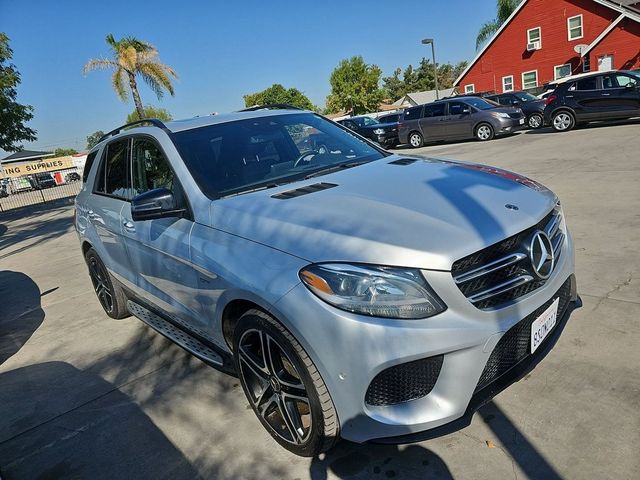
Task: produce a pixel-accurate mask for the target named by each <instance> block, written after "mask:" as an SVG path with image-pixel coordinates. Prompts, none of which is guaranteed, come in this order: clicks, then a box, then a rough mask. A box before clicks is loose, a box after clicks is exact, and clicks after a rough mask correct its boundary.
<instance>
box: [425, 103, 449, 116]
mask: <svg viewBox="0 0 640 480" xmlns="http://www.w3.org/2000/svg"><path fill="white" fill-rule="evenodd" d="M442 116H444V103H434V104H433V105H427V106H425V107H424V115H423V117H442Z"/></svg>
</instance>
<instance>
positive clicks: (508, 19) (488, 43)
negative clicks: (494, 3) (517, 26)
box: [453, 0, 529, 87]
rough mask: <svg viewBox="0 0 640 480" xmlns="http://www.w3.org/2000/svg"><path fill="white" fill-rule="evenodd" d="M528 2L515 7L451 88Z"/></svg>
mask: <svg viewBox="0 0 640 480" xmlns="http://www.w3.org/2000/svg"><path fill="white" fill-rule="evenodd" d="M528 1H529V0H522V2H520V4H519V5H518V6H517V7H516V9H515V10H514V11H513V12H512V13H511V15H509V18H507V19H506V20H505V21H504V23H503V24H502V25H500V28H499V29H498V30H497V31H496V33H494V34H493V37H491V38H490V39H489V41H488V42H487V43H486V44H485V46H484V47H482V48H481V49H480V51H479V52H478V53H477V54H476V56H475V57H474V59H473V60H471V62H469V65H467V68H465V69H464V70H463V71H462V73H461V74H460V76H459V77H458V78H456V80H455V82H453V86H454V87H457V86H458V83H460V80H462V79H463V78H464V76H465V75H466V74H467V73H469V70H471V68H472V67H473V66H474V65H475V64H476V63H477V62H478V60H480V57H482V55H484V52H486V51H487V49H488V48H489V47H490V46H491V45H492V44H493V42H494V41H495V40H496V39H497V38H498V37H499V36H500V34H501V33H502V31H503V30H504V29H505V28H507V25H509V24H510V23H511V20H513V19H514V18H515V16H516V15H518V13H520V10H522V9H523V8H524V6H525V5H526V4H527V3H528Z"/></svg>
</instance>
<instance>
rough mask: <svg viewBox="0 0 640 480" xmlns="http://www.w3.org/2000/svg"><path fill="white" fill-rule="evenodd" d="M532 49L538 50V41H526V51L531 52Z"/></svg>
mask: <svg viewBox="0 0 640 480" xmlns="http://www.w3.org/2000/svg"><path fill="white" fill-rule="evenodd" d="M534 50H540V42H531V43H527V52H533V51H534Z"/></svg>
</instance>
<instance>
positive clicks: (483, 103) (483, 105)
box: [464, 97, 500, 110]
mask: <svg viewBox="0 0 640 480" xmlns="http://www.w3.org/2000/svg"><path fill="white" fill-rule="evenodd" d="M464 101H465V103H467V104H469V105H473V106H474V107H476V108H477V109H478V110H491V109H492V108H496V107H499V106H500V104H499V103H496V102H494V101H493V100H489V99H486V98H476V97H469V98H465V99H464Z"/></svg>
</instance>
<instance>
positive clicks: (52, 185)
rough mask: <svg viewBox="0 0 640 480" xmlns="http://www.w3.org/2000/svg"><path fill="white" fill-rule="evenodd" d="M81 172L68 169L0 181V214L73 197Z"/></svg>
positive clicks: (76, 192) (79, 185) (77, 187)
mask: <svg viewBox="0 0 640 480" xmlns="http://www.w3.org/2000/svg"><path fill="white" fill-rule="evenodd" d="M81 176H82V172H81V171H80V170H79V169H78V168H69V169H65V170H59V171H56V172H43V173H34V174H31V175H23V176H20V177H12V178H2V179H0V212H4V211H6V210H12V209H14V208H20V207H26V206H28V205H35V204H38V203H47V202H50V201H53V200H57V199H60V198H67V197H74V196H76V195H77V194H78V192H79V191H80V187H81V186H82V181H81V178H82V177H81Z"/></svg>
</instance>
